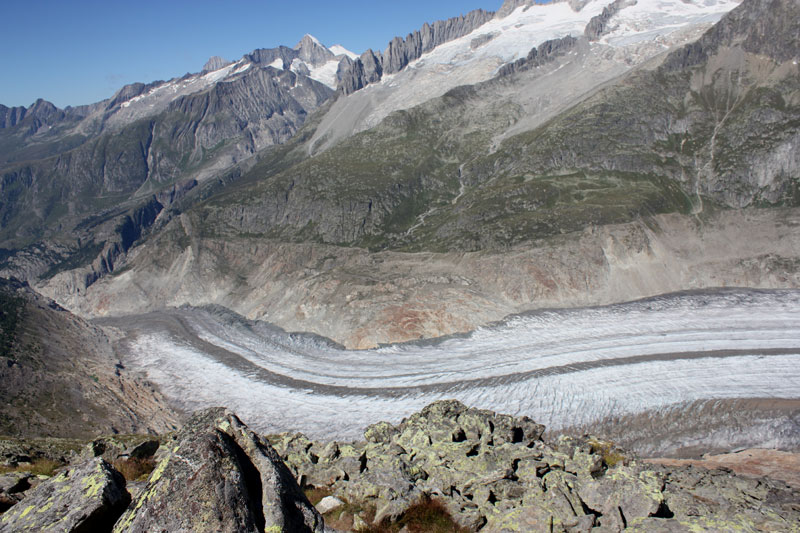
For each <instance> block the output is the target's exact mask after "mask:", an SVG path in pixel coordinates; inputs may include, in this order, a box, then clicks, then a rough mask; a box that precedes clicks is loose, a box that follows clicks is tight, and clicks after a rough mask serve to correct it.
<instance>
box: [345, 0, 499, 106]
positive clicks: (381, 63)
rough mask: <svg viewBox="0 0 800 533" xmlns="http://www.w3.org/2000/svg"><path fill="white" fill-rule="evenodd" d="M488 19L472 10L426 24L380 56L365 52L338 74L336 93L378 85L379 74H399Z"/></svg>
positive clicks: (487, 15) (489, 15)
mask: <svg viewBox="0 0 800 533" xmlns="http://www.w3.org/2000/svg"><path fill="white" fill-rule="evenodd" d="M492 17H494V13H492V12H489V11H484V10H482V9H476V10H474V11H470V12H469V13H467V14H466V15H460V16H458V17H454V18H451V19H447V20H437V21H436V22H434V23H433V24H428V23H427V22H426V23H425V24H424V25H423V26H422V28H421V29H419V30H417V31H415V32H414V33H410V34H409V35H408V36H407V37H406V38H405V39H402V38H400V37H395V38H394V39H392V40H391V41H390V42H389V45H388V46H387V47H386V50H385V51H384V52H383V54H380V53H377V52H374V51H372V50H367V51H366V52H364V53H363V54H362V55H361V57H360V58H359V59H357V60H355V62H354V63H353V64H352V66H350V67H349V68H348V69H347V70H346V71H344V72H343V73H342V76H341V81H340V83H339V87H338V91H339V92H340V93H342V94H351V93H353V92H355V91H357V90H359V89H361V88H363V87H366V86H367V85H368V84H370V83H375V82H377V81H379V80H380V79H381V77H382V76H383V74H393V73H395V72H399V71H400V70H402V69H404V68H405V67H406V65H408V64H409V63H410V62H412V61H414V60H415V59H419V57H420V56H422V54H424V53H425V52H428V51H430V50H433V49H434V48H436V47H437V46H439V45H440V44H443V43H446V42H448V41H452V40H453V39H457V38H459V37H462V36H464V35H466V34H468V33H470V32H471V31H472V30H474V29H475V28H477V27H478V26H481V25H482V24H484V23H486V22H487V21H489V20H491V19H492Z"/></svg>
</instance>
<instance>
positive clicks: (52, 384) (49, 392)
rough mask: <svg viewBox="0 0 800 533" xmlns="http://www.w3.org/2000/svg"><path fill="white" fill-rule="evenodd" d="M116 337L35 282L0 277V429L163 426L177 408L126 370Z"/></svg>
mask: <svg viewBox="0 0 800 533" xmlns="http://www.w3.org/2000/svg"><path fill="white" fill-rule="evenodd" d="M113 340H114V339H113V338H111V337H109V336H108V335H107V334H106V333H105V332H104V331H103V330H100V329H99V328H97V327H96V326H92V325H90V324H88V323H87V322H85V321H83V320H81V319H80V318H78V317H76V316H74V315H72V314H71V313H69V312H68V311H66V310H64V309H62V308H60V307H59V306H57V305H56V304H55V303H53V302H52V301H48V300H47V299H45V298H42V297H41V296H38V295H36V293H34V292H33V291H32V290H31V289H30V288H28V287H26V286H24V285H22V284H20V283H18V282H15V281H8V280H0V341H1V344H0V363H1V364H0V383H2V387H0V401H2V404H3V412H2V414H0V434H3V435H14V436H28V437H42V436H57V437H76V438H77V437H92V436H96V435H98V434H108V433H112V432H113V433H118V432H123V433H132V432H144V431H149V432H162V431H168V430H170V429H172V428H174V425H175V424H176V423H177V421H178V416H177V414H176V413H174V412H173V411H171V409H170V408H168V407H167V405H166V403H165V402H164V399H163V398H162V397H161V395H160V394H159V393H158V392H157V391H156V390H155V389H154V388H153V386H152V385H151V384H150V383H148V382H146V381H144V380H142V379H140V378H138V377H135V376H133V375H131V374H130V373H129V372H127V371H126V370H125V367H124V366H122V365H121V364H119V359H118V358H117V357H116V356H115V354H114V349H113V346H112V343H113Z"/></svg>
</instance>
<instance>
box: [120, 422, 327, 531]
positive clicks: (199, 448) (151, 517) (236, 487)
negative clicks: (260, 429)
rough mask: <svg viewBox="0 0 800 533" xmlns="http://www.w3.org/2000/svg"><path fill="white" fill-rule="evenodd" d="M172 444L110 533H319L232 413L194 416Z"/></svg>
mask: <svg viewBox="0 0 800 533" xmlns="http://www.w3.org/2000/svg"><path fill="white" fill-rule="evenodd" d="M169 446H170V447H171V450H170V452H169V453H168V454H167V455H166V456H165V457H164V458H163V459H162V460H161V462H160V463H159V464H158V466H157V467H156V469H155V470H154V471H153V473H152V474H151V476H150V479H149V480H148V483H147V486H146V487H144V489H143V490H142V492H141V494H140V496H139V497H138V499H137V500H136V501H134V502H133V503H132V504H131V507H130V509H129V510H128V511H127V513H125V515H123V516H122V518H120V520H119V521H118V522H117V524H116V526H115V528H114V531H117V532H120V533H123V532H125V533H127V532H137V531H153V530H159V531H161V530H165V531H197V532H201V531H209V532H211V531H230V532H238V531H253V532H256V531H297V532H303V531H309V532H310V531H313V532H317V533H322V531H323V528H324V525H323V521H322V518H321V517H320V515H319V513H317V511H316V510H315V509H314V507H313V506H311V504H310V503H308V500H307V499H306V498H305V496H304V495H303V493H302V491H300V488H299V487H298V486H297V483H296V482H295V480H294V478H292V476H291V474H290V472H289V471H288V470H287V468H286V467H285V465H284V464H283V462H282V461H281V460H280V458H279V457H278V455H277V454H276V452H275V450H273V449H272V447H271V446H270V445H269V444H268V443H266V442H265V441H263V440H262V439H261V438H260V437H259V436H258V435H256V434H254V433H253V432H252V431H250V430H249V429H247V427H246V426H245V425H244V424H242V422H241V421H240V420H239V419H238V418H236V416H235V415H233V414H232V413H230V412H227V411H225V410H224V409H209V410H206V411H202V412H199V413H195V415H194V416H192V418H191V419H190V420H189V421H188V422H187V423H186V425H185V426H184V427H183V429H182V430H181V431H180V432H179V433H178V434H177V435H176V437H175V444H174V445H169Z"/></svg>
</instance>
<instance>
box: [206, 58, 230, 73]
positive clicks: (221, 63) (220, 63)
mask: <svg viewBox="0 0 800 533" xmlns="http://www.w3.org/2000/svg"><path fill="white" fill-rule="evenodd" d="M230 64H231V61H228V60H227V59H225V58H223V57H219V56H211V57H210V58H209V59H208V61H206V64H205V65H203V72H211V71H214V70H219V69H221V68H222V67H227V66H228V65H230Z"/></svg>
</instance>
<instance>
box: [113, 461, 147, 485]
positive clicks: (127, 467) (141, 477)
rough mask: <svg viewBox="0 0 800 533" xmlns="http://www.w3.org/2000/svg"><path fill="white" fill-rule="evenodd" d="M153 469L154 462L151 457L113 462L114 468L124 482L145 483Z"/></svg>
mask: <svg viewBox="0 0 800 533" xmlns="http://www.w3.org/2000/svg"><path fill="white" fill-rule="evenodd" d="M155 467H156V460H155V458H153V457H144V458H139V457H128V458H126V459H117V460H116V461H114V468H116V469H117V470H119V473H120V474H122V476H123V477H124V478H125V480H126V481H146V480H147V478H148V477H149V476H150V473H151V472H152V471H153V470H155Z"/></svg>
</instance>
